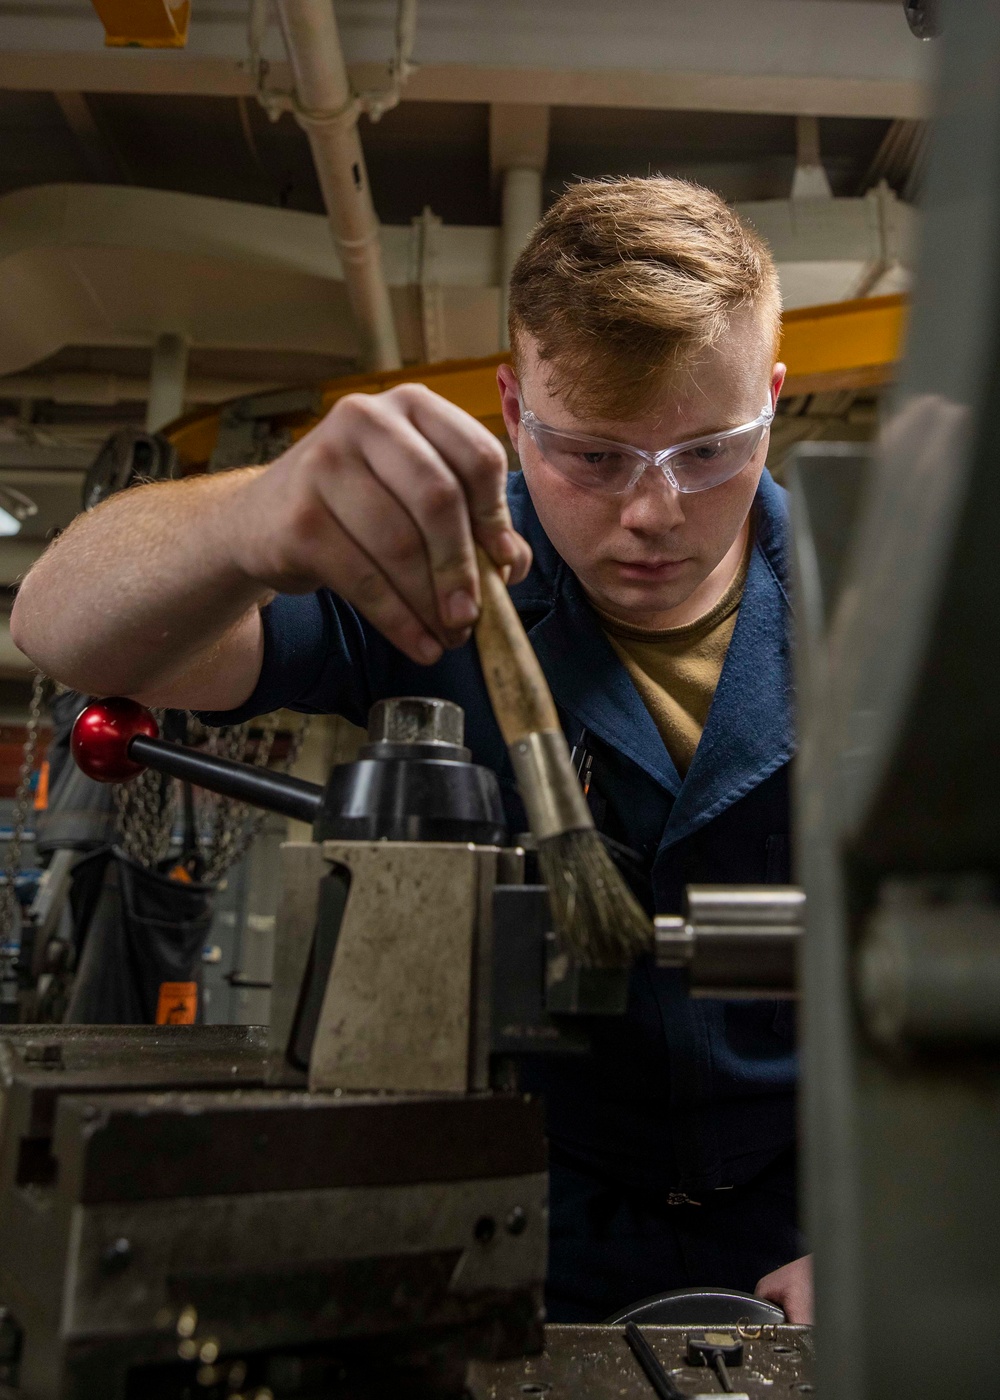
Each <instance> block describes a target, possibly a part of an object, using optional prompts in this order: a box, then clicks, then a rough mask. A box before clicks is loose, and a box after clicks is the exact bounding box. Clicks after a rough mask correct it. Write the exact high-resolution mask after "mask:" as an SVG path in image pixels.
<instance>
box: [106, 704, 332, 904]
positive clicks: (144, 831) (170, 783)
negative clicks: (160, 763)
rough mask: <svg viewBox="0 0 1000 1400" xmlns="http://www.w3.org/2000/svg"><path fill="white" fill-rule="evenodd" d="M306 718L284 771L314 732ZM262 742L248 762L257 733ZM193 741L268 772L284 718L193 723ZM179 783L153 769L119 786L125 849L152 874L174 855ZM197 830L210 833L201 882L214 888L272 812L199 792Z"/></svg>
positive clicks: (204, 843)
mask: <svg viewBox="0 0 1000 1400" xmlns="http://www.w3.org/2000/svg"><path fill="white" fill-rule="evenodd" d="M154 714H155V717H156V722H157V724H158V725H159V726H160V729H161V732H162V730H163V725H164V713H163V711H162V710H157V711H154ZM308 724H309V721H308V718H305V719H304V720H303V722H302V724H301V725H300V727H299V729H298V730H297V731H296V733H295V734H294V735H293V736H292V739H291V742H290V744H289V748H288V752H287V754H286V755H285V757H284V759H283V761H282V763H281V764H279V765H278V771H280V772H288V771H289V769H290V768H292V767H294V765H295V763H296V762H297V760H298V757H299V754H300V753H301V750H302V744H303V741H304V739H305V735H306V732H307V729H308ZM254 727H256V728H257V729H258V731H259V738H258V741H257V744H256V747H255V749H254V751H253V754H252V757H250V759H249V760H248V758H247V755H248V751H249V749H250V739H251V732H252V728H254ZM190 728H191V738H192V739H193V740H194V741H196V742H197V741H199V740H201V741H202V742H204V744H205V747H206V749H207V751H208V752H209V753H211V754H215V755H218V756H219V757H221V758H227V759H232V760H234V761H236V762H237V763H243V762H247V761H249V762H252V763H253V764H254V766H255V767H260V768H265V767H267V766H268V763H269V761H270V757H271V753H272V751H273V748H274V741H275V738H276V736H277V732H278V716H277V715H276V714H274V715H267V716H265V717H264V718H263V719H262V720H259V721H253V722H252V724H251V723H250V722H248V723H246V724H237V725H227V726H223V727H221V728H218V729H209V728H207V727H206V726H204V725H200V724H199V723H198V722H197V721H195V720H192V721H190ZM178 792H179V784H178V783H177V782H176V781H175V780H174V779H172V778H165V777H164V776H163V775H162V774H159V773H156V772H155V771H154V770H153V769H147V770H146V771H145V772H144V773H141V774H140V775H139V776H138V777H137V778H134V779H133V780H132V781H131V782H128V783H122V784H118V785H117V786H116V788H115V802H116V806H117V810H118V819H119V827H120V837H121V844H122V849H123V850H124V851H125V853H126V855H128V856H130V857H131V858H132V859H133V860H135V861H136V862H137V863H138V864H140V865H143V866H145V867H147V868H148V869H156V867H157V866H158V865H159V864H160V863H161V862H162V861H164V860H166V858H167V856H168V855H169V854H170V843H171V838H172V835H173V831H174V825H175V821H176V818H177V812H178ZM197 813H198V820H197V826H198V828H199V830H200V831H202V832H205V833H206V834H205V835H204V836H203V837H202V839H201V841H200V842H199V844H200V846H201V855H202V859H203V862H204V865H203V872H202V874H201V878H202V879H203V880H204V881H205V882H206V883H208V884H215V883H217V882H218V881H219V880H220V879H221V878H222V876H223V875H224V874H225V873H226V871H227V870H229V869H230V868H231V867H232V866H233V865H235V864H236V862H237V861H238V860H240V859H241V857H242V856H243V855H245V854H246V852H247V850H248V849H249V847H250V845H251V844H252V842H253V841H254V838H255V837H256V836H257V834H258V833H259V831H260V829H261V827H262V825H263V823H264V821H265V820H266V813H263V812H261V811H259V810H258V809H257V808H255V807H250V806H248V805H247V804H246V803H244V802H234V801H232V800H231V799H229V798H224V797H219V796H217V795H216V794H214V793H208V792H205V793H199V796H198V801H197Z"/></svg>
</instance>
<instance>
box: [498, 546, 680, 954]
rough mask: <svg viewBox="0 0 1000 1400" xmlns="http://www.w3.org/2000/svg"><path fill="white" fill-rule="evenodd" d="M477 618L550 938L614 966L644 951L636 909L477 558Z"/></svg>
mask: <svg viewBox="0 0 1000 1400" xmlns="http://www.w3.org/2000/svg"><path fill="white" fill-rule="evenodd" d="M477 554H478V558H479V578H480V587H481V590H482V611H481V612H480V615H479V621H478V623H477V624H476V646H477V647H478V649H479V657H480V660H481V662H482V666H483V675H484V677H485V679H486V689H487V690H488V691H489V696H490V701H491V702H492V705H493V712H494V714H495V715H496V718H497V723H498V724H499V726H500V731H501V733H502V734H503V737H504V742H505V743H506V745H507V751H508V753H509V754H510V759H511V763H512V764H513V765H514V773H515V775H516V777H517V786H518V791H519V792H520V794H521V799H522V801H523V802H524V806H525V810H526V811H527V814H528V825H529V826H530V828H531V831H532V833H533V834H534V836H535V837H536V838H537V840H538V864H539V868H540V869H541V872H542V877H543V879H544V880H545V884H546V885H547V887H548V891H549V900H550V902H551V905H552V917H553V921H554V923H555V928H556V932H557V933H558V934H559V937H560V938H561V939H562V941H563V943H564V945H565V947H566V949H567V951H569V952H570V953H572V954H573V956H574V957H575V958H577V959H578V961H579V962H580V963H582V964H583V965H585V966H592V967H622V966H626V965H627V964H629V963H631V962H632V961H633V960H634V959H635V958H636V957H638V956H639V954H640V953H644V952H647V951H649V950H650V949H651V948H652V945H653V931H652V926H651V922H650V919H649V918H648V917H647V915H646V914H645V912H644V911H643V909H642V907H641V906H640V904H639V901H638V900H637V899H636V898H635V896H634V895H633V893H632V891H631V890H630V889H629V887H628V885H627V884H626V883H625V880H624V879H623V878H622V875H621V873H620V872H619V871H618V870H617V868H616V867H615V865H614V862H613V861H612V860H611V857H610V856H609V855H608V852H607V850H606V849H605V847H604V845H603V843H602V842H601V838H600V837H599V836H598V834H597V831H596V830H595V828H594V820H593V817H592V816H591V814H590V808H589V807H588V806H587V802H586V799H585V798H584V795H583V792H582V791H581V788H580V782H579V780H578V778H577V775H576V774H575V773H574V771H573V764H572V762H571V760H570V755H569V749H568V747H567V744H566V739H565V736H564V735H563V732H562V728H561V726H560V724H559V717H558V715H557V714H556V707H555V705H554V703H553V700H552V696H551V694H550V693H549V687H548V684H547V682H546V680H545V676H544V675H543V673H542V668H541V666H540V665H539V663H538V658H537V657H536V656H535V653H534V650H533V649H532V646H531V642H530V641H529V640H528V635H527V633H526V632H525V630H524V626H523V624H522V622H521V619H520V618H519V617H518V615H517V610H516V609H515V607H514V604H513V602H512V601H511V597H510V594H509V593H508V592H507V586H506V584H505V583H504V581H503V579H502V578H501V576H500V574H499V573H498V572H497V569H496V566H495V565H494V564H493V562H492V560H491V559H490V558H489V557H488V555H487V554H486V553H485V552H484V551H483V550H482V549H480V550H478V551H477Z"/></svg>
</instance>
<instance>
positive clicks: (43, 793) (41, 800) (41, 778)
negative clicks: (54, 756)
mask: <svg viewBox="0 0 1000 1400" xmlns="http://www.w3.org/2000/svg"><path fill="white" fill-rule="evenodd" d="M48 805H49V760H48V759H45V761H44V762H43V763H42V766H41V768H39V770H38V786H37V787H36V788H35V811H36V812H44V811H45V810H46V808H47V807H48Z"/></svg>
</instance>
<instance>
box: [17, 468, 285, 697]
mask: <svg viewBox="0 0 1000 1400" xmlns="http://www.w3.org/2000/svg"><path fill="white" fill-rule="evenodd" d="M259 470H260V469H257V468H250V469H248V470H247V471H241V472H232V473H228V474H226V475H224V476H212V477H198V478H197V479H195V480H192V481H185V482H166V483H162V484H156V485H152V486H143V487H137V488H133V489H132V490H130V491H128V492H126V493H124V494H122V495H121V496H116V497H114V498H113V499H112V500H110V501H108V502H107V503H106V504H105V505H103V506H100V507H98V509H97V510H95V511H93V512H91V513H90V514H88V515H84V516H80V517H78V518H77V520H75V521H74V522H73V524H72V525H71V526H70V527H69V529H68V530H67V531H66V532H65V534H63V535H62V536H61V537H60V538H59V539H58V540H56V541H55V543H54V544H52V545H51V546H50V547H49V549H48V550H46V552H45V554H43V555H42V557H41V559H39V561H38V562H37V563H36V564H35V566H34V568H33V569H32V570H31V572H30V573H29V574H28V576H27V578H26V579H25V580H24V582H23V583H22V585H21V588H20V591H19V593H18V597H17V601H16V603H15V606H14V612H13V615H12V617H11V632H12V635H13V639H14V641H15V643H16V645H17V646H18V647H20V649H21V650H22V651H24V652H25V653H27V655H28V656H30V657H31V659H32V660H33V661H34V662H35V664H36V665H37V666H38V667H39V668H40V669H41V670H43V671H44V672H45V673H46V674H48V675H51V676H53V677H54V678H56V679H57V680H60V681H62V682H64V683H65V684H67V685H70V686H72V687H73V688H74V689H76V690H81V691H84V692H86V693H90V694H105V695H106V694H123V695H136V694H143V693H145V694H150V693H152V692H155V691H157V690H159V689H162V688H163V687H164V686H169V683H170V681H171V680H172V679H173V678H174V677H176V676H178V675H180V674H182V673H184V672H185V671H187V670H189V669H190V667H191V666H192V664H193V663H194V662H195V661H196V660H197V658H198V657H199V656H201V655H206V656H210V654H211V653H212V652H213V651H217V650H220V647H221V649H222V650H224V649H225V648H224V642H225V639H226V638H227V636H228V635H229V634H231V633H233V631H234V629H236V630H239V629H240V627H241V626H242V625H243V624H242V623H241V619H244V618H246V615H247V614H248V612H250V610H251V609H254V608H255V607H256V606H257V604H258V603H259V602H261V601H262V600H263V599H264V598H266V596H267V593H266V589H265V588H264V587H263V586H262V584H261V583H260V582H259V581H256V580H254V579H252V578H250V577H248V576H247V575H246V574H245V573H243V572H242V571H241V569H240V568H239V567H238V566H237V565H236V564H235V562H234V560H233V555H232V551H231V549H230V547H229V546H230V543H231V539H230V537H229V536H228V535H227V529H226V524H227V515H228V512H227V504H228V503H229V502H230V501H234V502H235V500H236V498H237V496H238V494H239V493H240V491H241V490H242V489H244V488H245V485H246V484H247V482H248V481H249V480H250V479H251V478H252V477H253V476H255V475H256V474H257V473H258V471H259Z"/></svg>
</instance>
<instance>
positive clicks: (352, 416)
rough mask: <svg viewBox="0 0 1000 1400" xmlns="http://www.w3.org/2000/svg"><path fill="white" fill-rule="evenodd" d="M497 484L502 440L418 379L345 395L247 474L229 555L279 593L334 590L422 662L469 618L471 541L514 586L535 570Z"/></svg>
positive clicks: (474, 591) (473, 612)
mask: <svg viewBox="0 0 1000 1400" xmlns="http://www.w3.org/2000/svg"><path fill="white" fill-rule="evenodd" d="M506 485H507V457H506V453H505V452H504V450H503V447H502V446H501V444H500V443H499V442H498V440H497V439H496V438H495V437H494V436H493V434H492V433H491V432H489V431H488V430H487V429H486V428H484V427H483V425H482V424H481V423H479V422H477V421H476V419H474V418H471V417H470V416H469V415H468V414H467V413H465V412H463V411H462V410H461V409H459V408H456V407H455V405H454V404H451V403H449V402H448V401H447V400H445V399H442V398H440V397H439V396H438V395H437V394H434V393H432V392H431V391H430V390H429V389H427V388H425V387H424V386H423V385H420V384H403V385H400V386H399V387H398V388H395V389H389V390H387V391H386V392H385V393H382V394H350V395H348V396H347V397H345V398H343V399H340V400H339V401H338V402H337V403H336V404H335V405H334V407H333V408H332V409H331V411H330V412H329V413H328V414H327V416H326V417H325V418H324V419H323V421H322V422H321V423H319V424H318V425H317V426H316V427H315V428H313V429H312V431H311V432H310V433H308V434H307V435H306V436H305V437H304V438H302V440H301V441H300V442H298V443H296V444H295V446H294V447H292V448H290V449H289V450H288V451H287V452H286V453H285V454H284V455H283V456H282V457H280V458H279V459H278V460H277V461H275V462H274V463H272V465H271V466H270V467H268V469H267V470H266V471H264V472H262V473H260V474H259V475H256V476H254V477H253V478H252V479H250V480H248V481H247V484H246V487H245V490H244V492H243V493H242V499H241V500H239V501H238V502H234V503H233V504H234V506H236V507H237V510H236V518H235V521H234V527H235V528H234V536H233V544H232V548H233V558H234V562H235V563H236V564H237V565H238V567H239V568H240V569H241V570H243V571H244V572H245V573H247V574H248V575H249V576H250V577H251V578H253V579H256V580H258V581H259V582H260V583H262V584H266V585H267V586H268V587H269V588H273V589H275V590H277V591H278V592H283V593H296V592H297V593H304V592H311V591H312V590H313V589H315V588H320V587H326V588H331V589H333V590H334V592H336V593H338V594H339V595H340V596H341V597H342V598H345V599H346V600H347V601H348V602H350V603H352V604H353V605H354V606H355V607H356V608H357V609H358V611H359V612H361V613H363V614H364V615H365V617H367V618H368V620H369V621H370V622H371V623H372V624H373V625H374V626H375V627H377V628H378V630H379V631H380V632H382V633H383V634H384V635H385V636H386V637H388V639H389V640H390V641H391V642H393V643H394V644H395V645H396V646H397V647H399V649H400V650H401V651H403V652H405V653H406V655H407V656H409V657H410V658H411V659H412V660H414V661H418V662H423V663H425V664H427V663H430V662H433V661H436V660H437V659H438V657H439V656H440V655H441V652H442V649H443V648H444V647H448V646H456V645H458V644H460V643H462V642H464V641H465V640H466V639H467V638H468V636H469V633H470V630H471V627H472V624H473V623H474V622H475V620H476V617H477V615H478V610H479V601H480V595H479V573H478V570H477V568H476V556H475V543H476V542H478V543H479V544H481V545H482V546H483V548H484V549H485V550H486V552H487V553H488V554H489V555H490V556H491V557H492V558H493V559H494V560H495V561H496V563H497V564H498V565H502V566H508V567H509V568H510V572H511V577H512V580H513V581H517V580H518V579H521V578H523V577H524V576H525V574H526V573H527V571H528V568H529V567H530V564H531V551H530V549H529V548H528V546H527V544H526V543H525V541H524V540H523V539H521V537H520V536H519V535H516V534H515V533H514V531H513V528H512V526H511V519H510V512H509V511H508V508H507V494H506Z"/></svg>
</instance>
